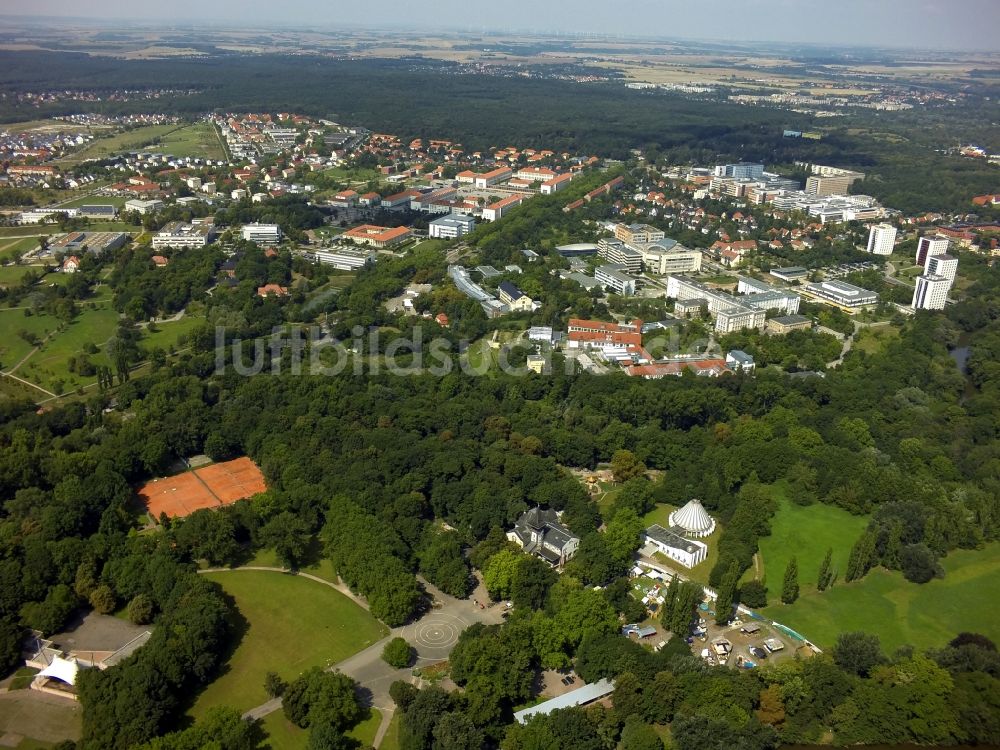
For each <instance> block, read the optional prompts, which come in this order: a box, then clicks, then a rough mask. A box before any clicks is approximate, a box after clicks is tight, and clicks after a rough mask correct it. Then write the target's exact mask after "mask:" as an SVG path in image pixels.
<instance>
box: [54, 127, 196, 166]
mask: <svg viewBox="0 0 1000 750" xmlns="http://www.w3.org/2000/svg"><path fill="white" fill-rule="evenodd" d="M180 127H181V126H179V125H145V126H142V127H138V128H133V129H132V130H125V131H123V132H121V133H115V134H114V135H110V136H106V137H99V138H95V139H94V140H93V141H91V142H90V143H88V144H87V145H86V146H84V147H83V148H82V149H80V150H79V151H77V152H76V153H75V154H71V155H69V156H67V157H66V158H65V159H59V160H57V161H56V162H55V163H56V164H60V165H64V166H65V165H71V164H79V163H80V162H83V161H87V160H88V159H104V158H106V157H108V156H113V155H114V154H118V153H121V152H122V151H132V150H136V149H143V148H147V147H151V146H152V144H155V143H156V142H157V141H158V140H159V139H160V138H162V137H163V136H165V135H167V134H168V133H172V132H173V131H175V130H178V129H179V128H180Z"/></svg>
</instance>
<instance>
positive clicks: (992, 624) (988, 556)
mask: <svg viewBox="0 0 1000 750" xmlns="http://www.w3.org/2000/svg"><path fill="white" fill-rule="evenodd" d="M942 565H943V567H944V570H945V576H944V578H940V579H934V580H932V581H930V582H929V583H925V584H922V585H921V584H916V583H910V582H909V581H907V580H906V579H904V578H903V576H902V574H901V573H895V572H894V573H890V572H889V571H886V570H882V569H879V570H873V571H872V572H871V573H869V574H868V575H867V576H865V577H864V578H863V579H862V580H860V581H854V582H852V583H838V584H836V585H834V587H833V588H832V589H829V590H827V591H825V592H823V593H822V594H820V593H816V592H814V593H810V594H806V595H804V596H801V597H799V600H798V601H796V602H795V603H794V604H787V605H783V604H778V605H772V606H770V607H768V608H767V609H765V610H764V611H763V614H764V615H765V616H767V617H770V618H772V619H774V620H777V621H778V622H780V623H782V624H784V625H787V626H788V627H790V628H792V629H793V630H796V631H798V632H799V633H801V634H802V635H804V636H806V637H807V638H809V639H810V640H811V641H813V642H814V643H816V645H818V646H819V647H820V648H830V647H831V646H832V645H833V644H834V643H835V642H836V640H837V634H838V633H842V632H848V631H853V630H864V631H866V632H869V633H876V634H878V635H879V637H880V638H881V639H882V647H883V650H884V651H885V652H886V653H891V652H892V651H893V650H894V649H896V648H898V647H899V646H903V645H906V644H909V645H913V646H916V647H917V648H921V649H923V648H932V647H939V646H942V645H944V644H945V643H947V642H948V641H949V640H951V639H952V638H953V637H954V636H955V635H956V634H957V633H959V632H961V631H963V630H968V631H973V632H976V633H982V634H983V635H985V636H987V637H989V638H991V639H993V640H994V641H996V640H1000V620H998V619H997V614H996V604H995V602H996V601H997V600H998V598H1000V543H993V544H990V545H987V546H986V547H984V548H983V549H981V550H956V551H955V552H952V553H950V554H949V555H948V556H947V557H946V558H944V560H942Z"/></svg>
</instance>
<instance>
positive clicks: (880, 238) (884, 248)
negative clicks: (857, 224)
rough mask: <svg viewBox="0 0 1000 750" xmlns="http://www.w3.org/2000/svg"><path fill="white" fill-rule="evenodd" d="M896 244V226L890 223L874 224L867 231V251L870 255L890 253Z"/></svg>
mask: <svg viewBox="0 0 1000 750" xmlns="http://www.w3.org/2000/svg"><path fill="white" fill-rule="evenodd" d="M895 244H896V227H894V226H892V224H874V225H873V226H872V228H871V230H870V231H869V232H868V252H869V253H871V254H872V255H892V248H893V247H894V246H895Z"/></svg>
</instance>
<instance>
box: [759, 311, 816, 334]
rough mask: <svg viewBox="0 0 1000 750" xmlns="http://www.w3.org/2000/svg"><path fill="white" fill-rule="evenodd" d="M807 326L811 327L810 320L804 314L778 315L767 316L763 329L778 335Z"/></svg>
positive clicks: (804, 328)
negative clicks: (774, 316) (773, 316)
mask: <svg viewBox="0 0 1000 750" xmlns="http://www.w3.org/2000/svg"><path fill="white" fill-rule="evenodd" d="M809 328H812V321H811V320H809V318H807V317H806V316H805V315H779V316H778V317H776V318H768V320H767V323H766V324H765V326H764V330H766V331H767V332H768V333H775V334H778V335H783V334H786V333H790V332H792V331H800V330H807V329H809Z"/></svg>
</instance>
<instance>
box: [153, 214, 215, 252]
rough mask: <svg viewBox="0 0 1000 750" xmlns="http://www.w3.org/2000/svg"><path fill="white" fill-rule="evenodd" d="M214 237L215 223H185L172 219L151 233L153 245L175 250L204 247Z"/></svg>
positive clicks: (158, 247)
mask: <svg viewBox="0 0 1000 750" xmlns="http://www.w3.org/2000/svg"><path fill="white" fill-rule="evenodd" d="M214 239H215V225H214V224H212V223H208V222H201V223H198V224H185V223H184V222H183V221H172V222H170V223H169V224H167V225H166V226H165V227H163V229H161V230H160V231H159V232H157V233H156V234H154V235H153V247H154V248H156V249H160V248H164V247H172V248H174V249H175V250H180V249H182V248H188V249H189V248H195V247H205V245H207V244H209V243H210V242H211V241H212V240H214Z"/></svg>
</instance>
